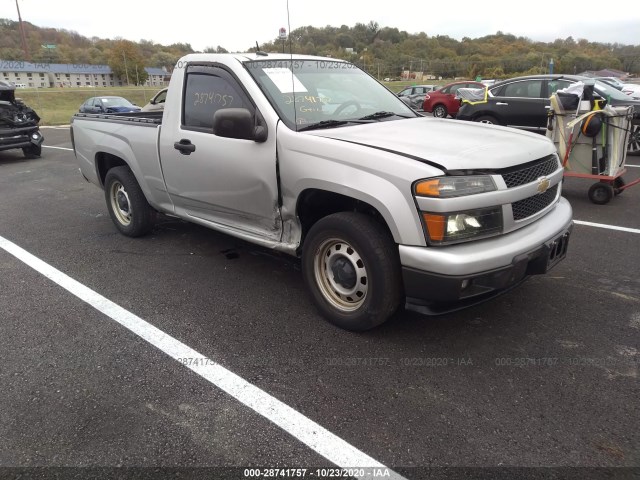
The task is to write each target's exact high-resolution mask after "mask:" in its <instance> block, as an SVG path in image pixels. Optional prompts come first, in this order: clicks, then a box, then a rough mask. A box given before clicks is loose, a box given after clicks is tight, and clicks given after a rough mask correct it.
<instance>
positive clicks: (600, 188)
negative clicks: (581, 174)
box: [588, 182, 614, 205]
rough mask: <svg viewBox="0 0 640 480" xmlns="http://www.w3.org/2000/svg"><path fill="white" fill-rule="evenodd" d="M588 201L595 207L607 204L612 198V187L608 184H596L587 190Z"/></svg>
mask: <svg viewBox="0 0 640 480" xmlns="http://www.w3.org/2000/svg"><path fill="white" fill-rule="evenodd" d="M588 195H589V200H591V201H592V202H593V203H595V204H596V205H604V204H606V203H609V202H610V201H611V199H612V198H613V195H614V192H613V186H612V185H611V184H609V183H605V182H598V183H594V184H593V185H591V188H589V194H588Z"/></svg>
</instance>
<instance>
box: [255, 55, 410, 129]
mask: <svg viewBox="0 0 640 480" xmlns="http://www.w3.org/2000/svg"><path fill="white" fill-rule="evenodd" d="M245 66H246V67H247V70H248V71H249V73H250V74H251V76H252V77H253V78H254V80H255V81H256V83H257V84H258V85H259V86H260V88H261V89H262V91H263V92H264V93H265V95H266V96H267V98H268V99H269V101H270V102H271V105H273V107H274V108H275V109H276V111H277V112H278V114H279V115H280V118H282V120H283V121H284V122H285V123H286V124H287V126H288V127H289V128H291V129H293V130H300V129H301V128H312V127H313V126H315V125H318V124H320V125H329V124H330V125H332V126H339V125H345V124H349V123H351V121H354V122H353V123H358V122H357V120H358V119H360V120H362V121H373V119H372V118H369V119H364V120H363V117H366V116H371V115H372V114H379V115H376V116H374V117H373V118H375V119H381V118H384V119H385V120H387V119H389V120H397V119H400V118H402V117H405V118H406V117H417V116H418V115H417V114H416V113H415V112H414V111H413V110H411V108H409V107H408V106H407V105H405V104H404V102H402V101H401V100H400V99H398V97H396V96H395V95H394V94H393V93H391V92H390V91H389V90H387V89H386V88H385V87H384V86H382V85H381V84H380V83H378V82H377V81H376V80H374V79H373V78H372V77H370V76H369V75H367V74H366V73H365V72H363V71H362V70H360V69H359V68H358V67H357V66H355V65H353V64H351V63H346V62H340V61H327V60H316V59H301V60H293V61H289V60H255V61H251V62H247V63H246V64H245ZM292 67H293V69H292ZM382 113H384V115H380V114H382ZM320 122H323V123H322V124H321V123H320ZM360 123H361V122H360Z"/></svg>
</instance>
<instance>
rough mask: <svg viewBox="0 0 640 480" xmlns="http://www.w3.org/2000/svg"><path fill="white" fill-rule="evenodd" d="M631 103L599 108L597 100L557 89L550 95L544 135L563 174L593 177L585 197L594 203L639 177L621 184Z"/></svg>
mask: <svg viewBox="0 0 640 480" xmlns="http://www.w3.org/2000/svg"><path fill="white" fill-rule="evenodd" d="M632 118H633V107H612V106H610V105H605V106H604V108H599V104H598V101H597V100H596V101H595V103H594V102H591V101H584V100H582V99H581V97H578V96H577V95H569V94H564V95H563V94H562V92H557V93H555V94H553V95H552V97H551V109H550V111H549V122H548V125H547V137H548V138H550V139H551V140H552V141H553V142H554V143H555V145H556V148H557V149H558V154H559V156H560V161H561V162H562V165H563V166H564V168H565V171H564V176H565V177H578V178H586V179H592V180H597V181H596V183H594V184H593V185H592V186H591V188H589V192H588V195H589V200H591V201H592V202H593V203H595V204H598V205H604V204H606V203H609V201H611V199H612V198H613V197H614V196H616V195H619V194H620V193H622V192H623V191H624V190H626V189H627V188H630V187H632V186H634V185H637V184H638V183H640V179H638V180H635V181H633V182H630V183H629V184H625V182H624V180H623V179H622V176H623V175H624V174H625V173H626V171H627V170H626V168H625V162H626V158H627V143H628V141H629V135H630V131H631V120H632Z"/></svg>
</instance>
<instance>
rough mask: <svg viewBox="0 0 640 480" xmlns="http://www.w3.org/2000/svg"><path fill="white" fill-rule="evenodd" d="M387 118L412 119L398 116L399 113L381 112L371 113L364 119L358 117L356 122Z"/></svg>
mask: <svg viewBox="0 0 640 480" xmlns="http://www.w3.org/2000/svg"><path fill="white" fill-rule="evenodd" d="M387 117H401V118H413V117H408V116H406V115H400V114H399V113H394V112H385V111H384V110H383V111H380V112H376V113H372V114H370V115H365V116H364V117H360V118H359V119H358V120H378V119H379V118H387Z"/></svg>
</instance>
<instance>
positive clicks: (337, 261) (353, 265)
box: [313, 238, 369, 312]
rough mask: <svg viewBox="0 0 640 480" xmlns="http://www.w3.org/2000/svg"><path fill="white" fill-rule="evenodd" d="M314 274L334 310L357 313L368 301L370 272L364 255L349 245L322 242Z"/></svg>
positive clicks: (316, 258)
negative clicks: (363, 257) (361, 255)
mask: <svg viewBox="0 0 640 480" xmlns="http://www.w3.org/2000/svg"><path fill="white" fill-rule="evenodd" d="M313 271H314V276H315V279H316V283H317V285H318V287H319V288H320V291H321V293H322V296H323V297H324V298H325V300H327V301H328V302H329V303H330V304H331V305H332V306H333V307H334V308H336V309H338V310H340V311H342V312H353V311H355V310H357V309H358V308H360V307H361V306H362V304H363V303H364V301H365V300H366V298H367V292H368V290H369V278H368V275H367V269H366V266H365V264H364V261H363V260H362V257H360V254H359V253H358V252H357V251H356V250H355V249H354V248H353V247H352V246H351V245H350V244H349V243H348V242H346V241H344V240H341V239H338V238H331V239H328V240H325V241H324V242H322V244H320V246H319V247H318V249H317V250H316V254H315V258H314V262H313ZM341 275H342V277H341ZM351 277H353V280H354V281H353V282H351V280H352V279H351Z"/></svg>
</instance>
